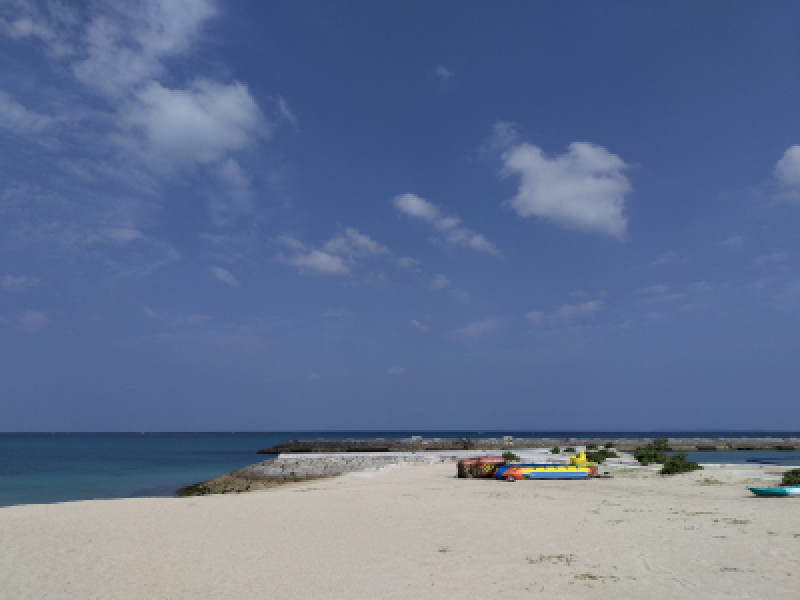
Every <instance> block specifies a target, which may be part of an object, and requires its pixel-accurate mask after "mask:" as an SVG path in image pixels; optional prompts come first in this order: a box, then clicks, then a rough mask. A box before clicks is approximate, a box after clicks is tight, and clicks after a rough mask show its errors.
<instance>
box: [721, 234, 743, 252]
mask: <svg viewBox="0 0 800 600" xmlns="http://www.w3.org/2000/svg"><path fill="white" fill-rule="evenodd" d="M719 245H720V246H722V247H723V248H728V249H729V250H738V249H739V248H741V247H742V246H743V245H744V236H741V235H732V236H730V237H728V238H725V239H724V240H722V241H721V242H720V243H719Z"/></svg>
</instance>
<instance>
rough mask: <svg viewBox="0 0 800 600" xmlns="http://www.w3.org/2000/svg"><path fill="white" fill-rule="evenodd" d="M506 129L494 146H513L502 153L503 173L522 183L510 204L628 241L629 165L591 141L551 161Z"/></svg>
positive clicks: (565, 224) (524, 212)
mask: <svg viewBox="0 0 800 600" xmlns="http://www.w3.org/2000/svg"><path fill="white" fill-rule="evenodd" d="M504 125H505V127H503V128H501V129H500V130H499V131H497V127H496V128H495V129H496V132H495V136H494V137H495V138H496V139H495V142H493V146H494V147H496V148H499V147H501V145H502V143H506V144H510V147H508V148H507V149H505V151H504V152H503V153H502V161H503V165H504V170H503V173H504V176H505V177H509V176H512V175H517V176H519V177H520V179H521V181H520V186H519V189H518V191H517V195H516V196H515V197H514V198H512V199H511V201H510V204H511V207H512V208H513V209H514V210H515V211H516V213H517V214H518V215H519V216H521V217H539V218H541V219H546V220H548V221H551V222H553V223H556V224H558V225H560V226H562V227H565V228H567V229H577V230H582V231H587V232H598V233H602V234H605V235H609V236H611V237H614V238H617V239H619V240H623V239H625V238H626V236H627V217H626V216H625V215H624V214H623V211H624V209H625V197H626V196H627V195H628V194H629V193H630V192H631V189H632V188H631V184H630V182H629V181H628V178H627V177H626V176H625V175H623V171H625V170H626V169H628V168H630V165H628V164H627V163H625V161H623V160H622V159H621V158H620V157H619V156H617V155H616V154H613V153H611V152H609V151H608V150H606V149H605V148H603V147H602V146H597V145H594V144H590V143H588V142H574V143H572V144H570V145H569V149H568V151H567V152H566V153H564V154H560V155H556V156H552V157H550V156H547V155H546V154H545V153H544V151H543V150H542V149H541V148H539V147H538V146H534V145H533V144H529V143H525V142H522V143H518V142H517V141H516V138H517V135H516V132H515V131H514V129H513V127H510V126H509V125H508V124H504ZM498 136H502V138H500V137H498Z"/></svg>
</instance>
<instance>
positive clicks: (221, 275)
mask: <svg viewBox="0 0 800 600" xmlns="http://www.w3.org/2000/svg"><path fill="white" fill-rule="evenodd" d="M211 272H212V273H213V274H214V277H216V278H217V279H219V280H220V281H221V282H222V283H226V284H228V285H229V286H231V287H239V280H238V279H236V277H234V276H233V274H232V273H231V272H230V271H228V269H225V268H223V267H211Z"/></svg>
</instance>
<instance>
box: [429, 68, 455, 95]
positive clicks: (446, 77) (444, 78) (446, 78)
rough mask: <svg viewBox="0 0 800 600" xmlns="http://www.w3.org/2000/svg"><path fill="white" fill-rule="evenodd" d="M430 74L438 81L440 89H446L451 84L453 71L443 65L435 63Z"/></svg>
mask: <svg viewBox="0 0 800 600" xmlns="http://www.w3.org/2000/svg"><path fill="white" fill-rule="evenodd" d="M431 76H432V77H433V78H434V79H436V81H438V82H439V86H440V88H441V89H443V90H446V89H448V88H449V87H450V86H452V85H453V72H452V71H451V70H450V69H448V68H447V67H445V66H444V65H437V67H436V68H435V69H434V70H433V71H432V72H431Z"/></svg>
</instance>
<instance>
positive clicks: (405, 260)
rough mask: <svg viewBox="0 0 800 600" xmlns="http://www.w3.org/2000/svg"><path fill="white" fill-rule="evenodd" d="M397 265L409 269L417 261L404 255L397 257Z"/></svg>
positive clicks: (412, 267) (414, 265)
mask: <svg viewBox="0 0 800 600" xmlns="http://www.w3.org/2000/svg"><path fill="white" fill-rule="evenodd" d="M397 266H398V267H400V268H401V269H408V270H409V271H410V270H411V269H414V268H415V267H416V266H417V261H416V260H414V259H413V258H410V257H408V256H404V257H401V258H398V259H397Z"/></svg>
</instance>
